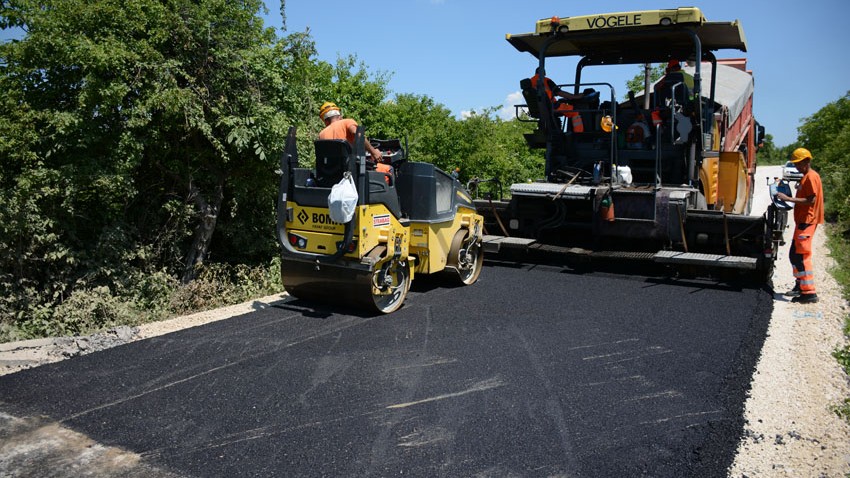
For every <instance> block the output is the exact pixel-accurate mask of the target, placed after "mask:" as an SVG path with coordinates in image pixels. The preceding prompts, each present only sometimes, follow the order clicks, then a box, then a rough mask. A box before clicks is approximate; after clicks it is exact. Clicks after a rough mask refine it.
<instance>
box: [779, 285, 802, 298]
mask: <svg viewBox="0 0 850 478" xmlns="http://www.w3.org/2000/svg"><path fill="white" fill-rule="evenodd" d="M800 294H801V292H800V284H795V285H794V288H793V289H791V290H789V291H788V292H786V293H785V294H783V295H784V296H785V297H800Z"/></svg>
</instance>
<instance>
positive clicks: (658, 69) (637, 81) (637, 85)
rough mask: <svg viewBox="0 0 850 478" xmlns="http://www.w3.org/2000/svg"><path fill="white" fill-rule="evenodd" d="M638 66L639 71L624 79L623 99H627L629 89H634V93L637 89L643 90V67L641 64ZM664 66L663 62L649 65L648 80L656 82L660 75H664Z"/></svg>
mask: <svg viewBox="0 0 850 478" xmlns="http://www.w3.org/2000/svg"><path fill="white" fill-rule="evenodd" d="M638 68H639V69H640V72H639V73H637V74H636V75H635V76H634V77H633V78H632V79H631V80H628V81H626V94H625V95H624V96H623V98H625V99H628V97H629V94H628V92H629V91H634V92H635V93H637V92H639V91H643V89H644V86H645V85H644V77H645V73H644V72H645V67H644V66H643V65H640V66H639V67H638ZM666 68H667V65H665V64H664V63H659V64H657V65H655V66H653V67H651V69H650V72H649V79H650V82H656V81H658V80H659V79H660V78H661V77H662V76H664V71H665V69H666Z"/></svg>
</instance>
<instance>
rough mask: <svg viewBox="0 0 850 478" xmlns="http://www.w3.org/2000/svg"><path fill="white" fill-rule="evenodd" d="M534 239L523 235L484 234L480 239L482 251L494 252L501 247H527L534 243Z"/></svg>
mask: <svg viewBox="0 0 850 478" xmlns="http://www.w3.org/2000/svg"><path fill="white" fill-rule="evenodd" d="M535 242H536V241H535V240H534V239H526V238H524V237H505V236H489V235H485V236H484V238H483V239H482V243H483V244H484V252H485V253H491V254H495V253H498V252H499V251H500V250H501V249H502V248H503V247H504V248H506V249H528V246H530V245H532V244H534V243H535Z"/></svg>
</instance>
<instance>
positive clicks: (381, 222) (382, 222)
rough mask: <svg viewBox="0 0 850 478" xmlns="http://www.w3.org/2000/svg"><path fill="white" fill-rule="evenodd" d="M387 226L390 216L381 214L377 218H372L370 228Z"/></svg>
mask: <svg viewBox="0 0 850 478" xmlns="http://www.w3.org/2000/svg"><path fill="white" fill-rule="evenodd" d="M389 225H390V215H389V214H381V215H379V216H372V227H380V226H389Z"/></svg>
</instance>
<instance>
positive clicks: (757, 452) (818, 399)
mask: <svg viewBox="0 0 850 478" xmlns="http://www.w3.org/2000/svg"><path fill="white" fill-rule="evenodd" d="M781 175H782V173H781V166H768V167H764V168H759V173H758V174H757V176H756V178H757V185H758V186H759V187H758V188H757V189H756V193H755V197H754V204H753V210H754V211H764V210H765V208H766V207H767V194H766V192H765V189H766V185H765V178H766V177H774V176H781ZM789 222H791V223H792V224H791V225H790V226H789V229H786V231H785V241H786V245H785V246H783V248H782V250H781V251H780V257H779V259H778V260H777V261H776V269H775V271H774V276H773V286H774V291H775V293H774V309H773V316H772V318H771V321H770V325H769V327H768V330H767V333H768V337H767V339H766V340H765V343H764V347H763V348H762V353H761V358H760V359H759V362H758V364H757V366H756V370H755V372H754V374H753V381H752V385H751V387H752V388H751V390H750V394H749V398H748V399H747V402H746V404H745V412H744V419H745V420H746V425H745V429H744V437H743V438H742V440H741V442H740V443H739V445H738V452H737V455H736V458H735V462H734V463H733V465H732V467H731V468H730V470H729V476H730V477H736V478H737V477H756V476H770V477H801V476H812V477H843V476H846V475H847V474H848V473H850V425H848V424H847V422H845V421H843V420H842V419H840V418H839V417H838V416H837V415H836V414H835V413H833V412H832V410H831V407H832V406H834V405H836V404H838V403H840V402H841V401H842V400H843V399H844V398H846V397H850V381H848V377H847V375H846V374H845V373H844V371H843V370H842V369H841V367H840V366H839V365H838V362H837V361H836V360H835V358H833V357H832V352H833V351H834V350H835V349H837V348H838V347H841V346H842V345H843V344H845V343H846V342H847V339H846V338H845V337H844V334H843V332H842V328H843V326H844V318H845V317H846V316H847V314H848V313H850V308H848V304H847V301H846V300H844V299H843V298H842V296H841V288H840V287H839V286H838V284H837V283H836V282H835V280H834V279H833V278H832V276H831V275H830V274H829V271H830V270H831V269H832V268H833V267H835V262H834V261H833V259H832V257H831V256H830V255H829V249H828V248H827V247H826V244H825V242H826V234H825V233H824V231H823V230H822V229H821V230H818V231H817V233H816V234H815V238H814V267H815V284H816V286H817V291H818V298H819V302H818V303H817V304H806V305H803V304H794V303H791V302H790V300H789V299H788V298H786V297H784V296H783V295H782V293H783V292H785V291H787V290H789V289H791V288H792V287H793V286H794V278H793V276H792V272H791V265H790V263H789V262H788V246H789V245H790V243H791V234H792V232H793V231H792V229H791V228H793V219H792V218H790V217H789Z"/></svg>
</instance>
